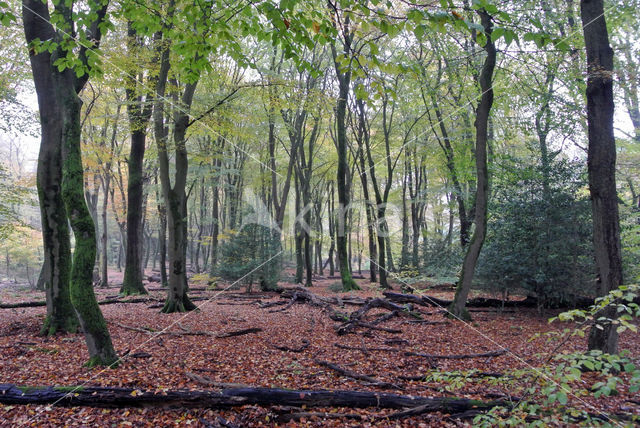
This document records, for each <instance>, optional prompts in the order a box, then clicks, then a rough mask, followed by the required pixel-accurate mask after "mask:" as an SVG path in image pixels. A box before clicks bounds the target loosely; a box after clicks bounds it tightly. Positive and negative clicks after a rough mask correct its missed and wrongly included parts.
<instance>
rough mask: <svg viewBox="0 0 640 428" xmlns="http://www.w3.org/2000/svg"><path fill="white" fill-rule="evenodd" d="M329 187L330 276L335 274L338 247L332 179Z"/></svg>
mask: <svg viewBox="0 0 640 428" xmlns="http://www.w3.org/2000/svg"><path fill="white" fill-rule="evenodd" d="M327 187H328V196H327V211H328V215H329V237H330V239H331V243H330V245H329V256H328V258H327V261H328V262H329V276H333V275H335V272H336V268H335V265H334V263H333V253H334V251H335V248H336V240H335V229H336V225H335V222H336V220H335V209H334V200H335V196H334V194H333V182H332V181H330V182H329V185H328V186H327Z"/></svg>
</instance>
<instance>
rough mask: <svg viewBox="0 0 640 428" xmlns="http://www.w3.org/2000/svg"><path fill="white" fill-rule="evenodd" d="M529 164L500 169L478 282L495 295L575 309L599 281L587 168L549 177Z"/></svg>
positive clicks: (560, 170)
mask: <svg viewBox="0 0 640 428" xmlns="http://www.w3.org/2000/svg"><path fill="white" fill-rule="evenodd" d="M527 164H528V162H522V163H520V162H519V161H518V160H514V159H506V160H503V161H502V162H501V164H500V165H499V168H500V171H499V173H497V174H496V177H497V178H496V180H495V183H494V185H493V188H494V194H493V196H492V199H491V202H490V206H489V211H490V216H489V221H488V235H487V240H486V242H485V245H484V248H483V250H482V253H481V256H480V259H479V261H478V269H477V275H478V279H479V281H480V282H482V283H483V284H486V285H485V287H488V288H491V289H493V290H494V291H500V292H503V293H504V292H510V291H520V290H524V291H525V292H526V293H527V294H532V295H536V296H537V297H538V298H539V300H540V301H541V303H542V305H544V306H555V305H559V304H565V303H570V299H571V297H572V296H573V295H575V294H582V295H584V294H585V293H589V292H590V291H591V289H592V285H593V280H594V278H595V271H594V262H593V249H592V239H591V235H592V226H591V208H590V201H589V199H588V195H587V193H586V191H585V186H586V183H585V181H584V177H583V175H582V174H581V171H582V170H583V169H584V167H583V166H582V165H581V164H576V163H572V162H567V161H560V162H555V163H553V164H552V166H551V167H549V171H547V173H546V174H545V173H544V171H543V169H542V168H541V167H539V166H538V167H531V166H527Z"/></svg>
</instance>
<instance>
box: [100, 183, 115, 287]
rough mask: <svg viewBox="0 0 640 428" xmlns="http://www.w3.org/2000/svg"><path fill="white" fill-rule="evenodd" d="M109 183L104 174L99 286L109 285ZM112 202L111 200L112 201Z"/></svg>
mask: <svg viewBox="0 0 640 428" xmlns="http://www.w3.org/2000/svg"><path fill="white" fill-rule="evenodd" d="M110 183H111V177H109V176H108V175H106V174H105V176H104V178H103V179H102V186H103V188H104V199H103V200H102V212H101V213H100V216H101V220H102V235H101V236H100V246H101V247H102V251H101V252H100V286H101V287H107V286H108V285H109V274H108V265H109V257H108V256H109V254H108V248H107V247H108V246H107V242H108V239H107V238H108V237H109V235H108V234H107V232H108V225H107V204H108V202H109V186H110ZM112 203H113V201H112Z"/></svg>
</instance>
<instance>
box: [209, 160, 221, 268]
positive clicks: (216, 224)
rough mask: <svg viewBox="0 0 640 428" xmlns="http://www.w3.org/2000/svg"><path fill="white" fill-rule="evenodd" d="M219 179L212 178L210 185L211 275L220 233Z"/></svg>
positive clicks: (216, 255) (215, 260) (214, 266)
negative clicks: (211, 197)
mask: <svg viewBox="0 0 640 428" xmlns="http://www.w3.org/2000/svg"><path fill="white" fill-rule="evenodd" d="M216 162H218V161H216ZM218 166H219V164H218ZM219 180H220V178H219V177H215V178H213V183H214V184H213V185H212V186H211V189H212V194H213V206H212V208H211V250H210V251H211V256H210V257H211V268H210V270H209V271H210V272H211V276H213V275H214V273H215V269H216V266H217V264H218V235H219V234H220V219H219V216H220V213H219V211H220V204H219V201H220V197H219V195H218V182H219Z"/></svg>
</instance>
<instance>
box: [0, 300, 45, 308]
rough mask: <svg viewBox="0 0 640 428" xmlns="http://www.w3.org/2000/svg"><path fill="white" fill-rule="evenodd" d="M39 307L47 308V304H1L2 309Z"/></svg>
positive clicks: (37, 302) (36, 302)
mask: <svg viewBox="0 0 640 428" xmlns="http://www.w3.org/2000/svg"><path fill="white" fill-rule="evenodd" d="M38 306H47V302H42V301H35V302H17V303H0V309H12V308H35V307H38Z"/></svg>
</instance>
